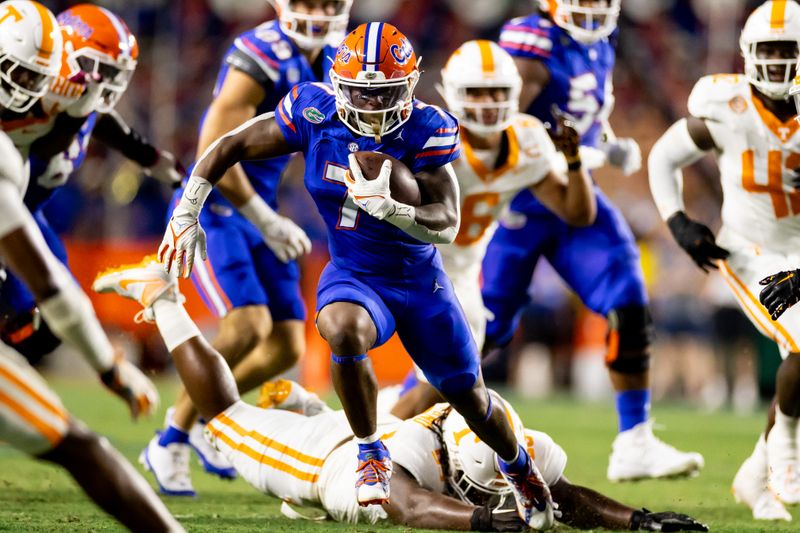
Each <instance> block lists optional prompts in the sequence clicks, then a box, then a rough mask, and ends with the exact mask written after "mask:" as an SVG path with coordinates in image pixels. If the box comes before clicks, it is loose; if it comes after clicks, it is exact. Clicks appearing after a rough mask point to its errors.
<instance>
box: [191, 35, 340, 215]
mask: <svg viewBox="0 0 800 533" xmlns="http://www.w3.org/2000/svg"><path fill="white" fill-rule="evenodd" d="M335 55H336V49H335V48H332V47H330V46H326V47H325V48H323V49H322V50H321V51H320V61H321V62H322V63H321V75H322V78H321V79H320V76H319V75H318V74H317V73H315V72H314V69H313V67H312V65H311V64H310V63H309V62H308V59H306V57H305V56H304V55H303V54H302V53H301V52H300V50H299V49H298V48H297V46H296V45H295V44H294V42H292V40H291V39H289V38H288V37H287V36H286V35H285V34H284V33H283V32H282V31H281V28H280V24H279V23H278V21H277V20H271V21H269V22H265V23H264V24H261V25H260V26H258V27H256V28H254V29H252V30H250V31H247V32H245V33H242V34H241V35H239V36H238V37H237V38H236V39H235V40H234V42H233V44H232V45H231V46H230V48H228V50H227V52H226V53H225V58H224V59H223V62H222V67H221V68H220V71H219V74H218V75H217V83H216V85H215V87H214V96H215V97H216V96H217V94H218V93H219V90H220V89H221V87H222V84H223V83H224V82H225V77H226V76H227V75H228V72H229V71H230V69H231V68H234V69H236V70H239V71H242V72H244V73H245V74H247V75H249V76H250V77H251V78H253V79H254V80H255V81H257V82H258V83H260V84H261V85H262V86H263V88H264V91H265V97H264V100H263V101H262V102H261V104H260V105H259V106H258V109H257V110H256V115H260V114H263V113H266V112H269V111H272V110H274V109H275V106H276V105H278V101H279V100H280V99H281V98H282V97H283V96H284V95H285V94H286V93H288V92H289V90H290V89H291V88H292V87H294V86H295V85H297V84H298V83H303V82H308V81H328V80H329V79H330V78H329V77H328V72H329V71H330V68H331V66H332V63H331V61H332V58H333V57H334V56H335ZM201 127H202V122H201ZM288 161H289V156H284V157H275V158H272V159H266V160H263V161H245V162H243V163H242V167H243V168H244V171H245V173H246V174H247V177H248V178H250V182H251V183H252V184H253V187H254V188H255V190H256V192H257V193H258V195H259V196H261V197H262V198H263V199H264V200H265V201H266V202H267V203H268V204H270V205H271V206H272V207H273V208H277V188H278V182H279V180H280V175H281V172H283V169H284V167H286V164H287V163H288ZM211 201H212V202H213V203H217V204H219V203H223V204H227V202H226V201H225V200H224V199H223V198H222V195H221V194H219V193H218V192H213V193H212V198H211Z"/></svg>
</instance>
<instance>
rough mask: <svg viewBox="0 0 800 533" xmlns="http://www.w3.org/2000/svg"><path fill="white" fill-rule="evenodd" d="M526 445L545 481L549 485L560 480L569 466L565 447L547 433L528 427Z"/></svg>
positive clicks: (526, 429)
mask: <svg viewBox="0 0 800 533" xmlns="http://www.w3.org/2000/svg"><path fill="white" fill-rule="evenodd" d="M525 446H526V448H527V449H528V453H529V454H530V455H531V457H533V462H534V463H536V467H537V468H538V469H539V472H540V473H541V474H542V479H544V482H545V483H547V484H548V485H553V484H555V483H556V482H558V480H559V479H561V476H562V475H564V469H565V468H567V452H565V451H564V448H562V447H561V446H559V445H558V444H556V442H555V441H554V440H553V438H552V437H550V435H548V434H547V433H542V432H541V431H535V430H533V429H528V428H525Z"/></svg>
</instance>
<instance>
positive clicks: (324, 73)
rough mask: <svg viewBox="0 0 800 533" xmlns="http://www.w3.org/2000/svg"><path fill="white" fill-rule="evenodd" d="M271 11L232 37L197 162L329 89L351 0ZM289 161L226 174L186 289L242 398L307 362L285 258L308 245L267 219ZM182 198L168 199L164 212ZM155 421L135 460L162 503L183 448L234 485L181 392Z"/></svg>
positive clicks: (178, 471) (288, 1)
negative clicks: (288, 103) (308, 95)
mask: <svg viewBox="0 0 800 533" xmlns="http://www.w3.org/2000/svg"><path fill="white" fill-rule="evenodd" d="M274 4H275V7H276V9H277V12H278V18H277V19H276V20H271V21H268V22H265V23H263V24H261V25H259V26H258V27H256V28H253V29H250V30H248V31H246V32H244V33H242V34H240V35H238V36H237V37H236V38H235V39H234V41H233V44H232V45H231V46H230V47H229V48H228V50H227V51H226V52H225V56H224V58H223V59H222V64H221V66H220V69H219V73H218V75H217V82H216V85H215V87H214V97H213V100H212V101H211V103H210V104H209V106H208V111H207V112H206V113H205V114H204V115H203V120H202V123H201V125H200V133H199V138H198V142H197V157H198V158H199V157H200V156H201V155H202V154H203V152H205V150H206V148H208V147H209V145H211V143H213V142H214V141H215V140H216V139H217V138H218V137H220V136H222V135H224V134H226V133H227V132H229V131H231V130H233V129H235V128H238V127H239V126H241V125H242V124H243V123H244V122H246V121H248V120H250V119H251V118H253V117H254V116H256V115H260V114H262V113H266V112H269V111H273V110H274V109H275V106H276V105H277V104H278V102H279V101H280V99H281V98H283V97H284V96H285V95H286V93H288V92H289V90H290V89H291V88H292V87H294V86H295V85H297V84H298V83H303V82H310V81H326V82H327V81H330V78H329V77H328V71H329V70H330V68H331V61H332V58H333V56H334V55H335V54H336V46H338V45H339V43H340V42H341V41H342V39H343V38H344V36H345V33H346V31H347V22H348V19H349V14H350V6H351V4H352V0H276V1H275V2H274ZM289 159H290V156H289V155H285V156H282V157H276V158H271V159H265V160H260V161H242V163H241V164H238V165H234V166H233V167H231V168H230V169H228V170H227V171H226V173H225V175H224V176H223V177H222V179H221V180H220V182H219V184H218V186H217V188H216V189H215V190H214V191H213V192H212V193H211V194H210V195H209V198H208V201H207V202H206V204H207V205H206V209H203V211H202V213H201V215H200V224H201V225H202V226H203V228H204V229H205V231H206V236H207V240H208V249H209V258H208V261H205V262H202V263H200V262H198V263H197V264H196V265H195V269H194V272H193V273H192V281H193V282H194V285H195V287H196V288H197V291H198V293H199V294H200V296H201V297H202V299H203V301H204V302H205V303H206V306H208V308H209V309H210V310H211V311H212V313H214V314H215V315H216V316H217V317H219V319H220V321H219V330H218V332H217V335H216V336H215V337H214V339H213V340H212V341H211V344H212V345H213V346H214V348H215V349H216V350H217V351H219V353H220V354H222V356H223V357H224V358H225V360H226V361H228V363H229V364H230V365H231V369H232V370H233V375H234V377H235V378H236V382H237V384H238V385H239V392H241V393H242V394H244V393H245V392H247V391H249V390H251V389H253V388H255V387H258V386H259V385H260V384H261V383H262V382H264V381H266V380H268V379H271V378H273V377H275V376H276V375H278V374H280V373H281V372H284V371H286V370H288V369H289V368H291V367H292V366H294V364H295V363H296V362H297V360H298V359H299V358H300V356H301V355H302V354H303V352H304V351H305V327H306V323H305V319H306V308H305V303H304V302H303V298H302V294H301V291H300V269H299V267H298V265H297V262H296V261H295V259H297V258H298V257H299V256H301V255H303V254H304V253H307V252H308V251H309V250H310V248H311V242H310V240H309V239H308V237H307V236H306V234H305V232H304V231H303V230H302V229H301V228H300V227H299V226H297V225H296V224H295V223H294V222H293V221H292V220H290V219H288V218H286V217H283V216H280V215H278V214H277V212H276V211H277V210H278V182H279V181H280V176H281V174H283V172H284V171H285V170H286V168H287V164H288V162H289ZM181 194H182V191H176V194H175V195H174V196H173V205H176V204H177V203H178V201H179V200H180V198H181ZM165 422H166V427H165V428H164V431H162V432H160V433H158V434H157V435H156V436H155V437H154V438H153V439H152V440H151V441H150V443H149V444H148V445H147V449H146V450H145V451H144V452H143V454H142V458H141V460H142V462H143V464H144V465H145V467H146V468H147V469H148V470H151V471H152V473H153V475H154V476H155V478H156V481H157V483H158V486H159V489H160V490H161V492H162V493H164V494H169V495H186V496H191V495H194V488H193V486H192V481H191V477H190V475H189V461H188V454H189V453H190V447H191V448H193V449H194V450H195V452H196V453H197V454H198V455H199V456H200V459H201V461H202V463H203V467H204V468H205V470H206V471H207V472H210V473H212V474H216V475H219V476H220V477H231V476H234V475H235V474H236V471H235V470H234V469H233V467H231V465H229V464H227V462H226V461H225V460H224V458H223V457H222V456H220V455H219V454H217V453H216V452H215V451H214V450H213V449H212V448H210V447H209V446H208V445H207V444H206V441H205V439H203V424H202V423H200V422H199V421H197V413H196V411H195V409H194V408H193V407H192V404H191V401H190V400H189V398H188V396H186V394H185V393H184V392H181V394H180V396H179V398H178V401H177V402H176V403H175V409H174V412H173V411H172V410H169V411H167V420H166V421H165Z"/></svg>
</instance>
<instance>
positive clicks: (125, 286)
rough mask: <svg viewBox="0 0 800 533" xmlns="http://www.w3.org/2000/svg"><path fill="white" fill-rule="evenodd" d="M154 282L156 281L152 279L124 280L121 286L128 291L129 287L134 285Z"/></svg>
mask: <svg viewBox="0 0 800 533" xmlns="http://www.w3.org/2000/svg"><path fill="white" fill-rule="evenodd" d="M152 281H154V280H152V279H123V280H122V281H120V282H119V286H120V287H122V290H125V291H127V290H128V287H129V286H130V285H131V284H132V283H151V282H152Z"/></svg>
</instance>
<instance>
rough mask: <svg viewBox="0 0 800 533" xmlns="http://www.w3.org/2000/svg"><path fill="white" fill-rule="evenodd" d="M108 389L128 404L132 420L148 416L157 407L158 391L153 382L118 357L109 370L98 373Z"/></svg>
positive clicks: (125, 360) (128, 362)
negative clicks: (140, 416)
mask: <svg viewBox="0 0 800 533" xmlns="http://www.w3.org/2000/svg"><path fill="white" fill-rule="evenodd" d="M100 379H101V381H102V382H103V384H104V385H105V386H106V387H108V389H109V390H110V391H111V392H113V393H114V394H116V395H117V396H119V397H120V398H122V400H123V401H124V402H125V403H127V404H128V409H130V410H131V415H132V416H133V418H134V420H135V419H136V418H138V417H139V415H145V416H149V415H151V414H152V413H153V412H154V411H155V410H156V409H157V408H158V391H157V390H156V388H155V386H154V385H153V383H152V382H151V381H150V380H149V379H148V378H147V376H145V375H144V374H142V371H141V370H139V369H138V368H136V367H135V366H134V365H133V364H131V362H130V361H128V360H127V359H125V358H124V357H118V358H117V359H116V361H115V362H114V366H112V367H111V369H110V370H108V371H106V372H103V373H102V374H100Z"/></svg>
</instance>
